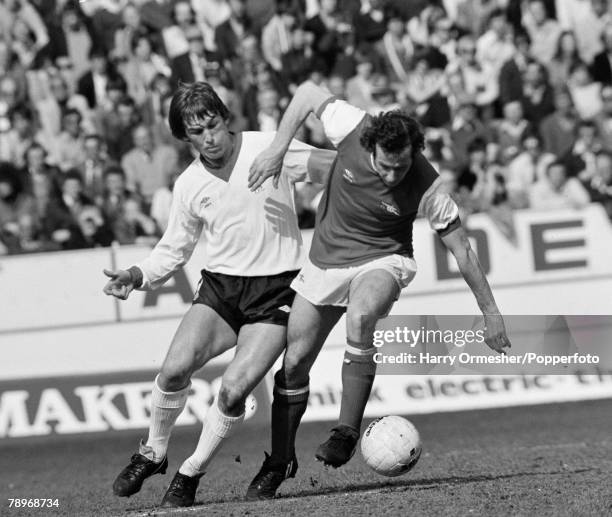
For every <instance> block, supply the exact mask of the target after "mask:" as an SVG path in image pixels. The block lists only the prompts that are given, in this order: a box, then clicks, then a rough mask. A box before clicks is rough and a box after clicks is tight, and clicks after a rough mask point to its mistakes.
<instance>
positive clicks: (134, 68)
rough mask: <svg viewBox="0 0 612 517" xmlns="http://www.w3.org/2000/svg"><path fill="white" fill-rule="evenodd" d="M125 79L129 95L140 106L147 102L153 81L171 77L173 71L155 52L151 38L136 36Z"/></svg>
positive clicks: (123, 70) (126, 65)
mask: <svg viewBox="0 0 612 517" xmlns="http://www.w3.org/2000/svg"><path fill="white" fill-rule="evenodd" d="M122 73H123V77H124V78H125V81H126V83H127V88H128V95H129V96H130V97H132V99H134V101H135V102H136V104H137V105H138V106H142V105H143V104H144V103H145V102H146V100H147V92H148V90H149V89H150V85H151V83H152V82H153V80H154V79H155V78H156V77H157V76H158V75H162V76H165V77H170V75H171V70H170V67H169V66H168V64H167V63H166V61H165V59H164V58H163V57H162V56H160V55H159V54H156V53H155V52H154V51H153V43H152V41H151V38H149V37H148V36H146V35H144V34H136V35H135V36H134V40H133V41H132V47H131V52H130V57H129V59H128V60H127V62H126V63H125V65H124V66H123V69H122Z"/></svg>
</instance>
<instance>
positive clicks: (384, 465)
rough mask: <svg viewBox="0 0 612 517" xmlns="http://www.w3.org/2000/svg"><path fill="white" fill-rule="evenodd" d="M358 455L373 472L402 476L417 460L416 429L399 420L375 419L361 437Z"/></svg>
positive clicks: (398, 417)
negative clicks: (360, 455)
mask: <svg viewBox="0 0 612 517" xmlns="http://www.w3.org/2000/svg"><path fill="white" fill-rule="evenodd" d="M361 454H362V455H363V459H364V460H365V462H366V463H367V464H368V466H369V467H370V468H371V469H372V470H373V471H374V472H377V473H378V474H381V475H383V476H388V477H395V476H401V475H402V474H405V473H406V472H408V471H410V470H411V469H412V467H414V466H415V465H416V462H417V461H418V460H419V457H420V456H421V438H420V437H419V432H418V431H417V429H416V427H414V425H412V423H411V422H410V421H408V420H406V419H405V418H402V417H401V416H385V417H381V418H377V419H376V420H374V421H373V422H372V423H371V424H370V425H369V426H368V428H367V429H366V431H365V433H364V434H363V438H362V439H361Z"/></svg>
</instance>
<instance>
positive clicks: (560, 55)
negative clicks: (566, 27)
mask: <svg viewBox="0 0 612 517" xmlns="http://www.w3.org/2000/svg"><path fill="white" fill-rule="evenodd" d="M579 61H580V55H579V54H578V43H576V36H575V35H574V33H573V32H572V31H564V32H562V33H561V35H560V36H559V43H558V45H557V52H556V53H555V56H554V58H553V59H552V60H551V61H550V62H548V64H547V67H548V73H549V76H550V84H551V85H552V86H553V87H554V88H559V87H565V86H566V85H567V81H568V80H569V77H570V71H571V69H572V67H573V66H574V65H575V64H576V63H578V62H579Z"/></svg>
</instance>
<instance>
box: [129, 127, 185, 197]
mask: <svg viewBox="0 0 612 517" xmlns="http://www.w3.org/2000/svg"><path fill="white" fill-rule="evenodd" d="M132 137H133V141H134V148H133V149H132V150H130V151H129V152H128V153H126V154H125V156H124V157H123V158H122V159H121V167H122V168H123V170H124V171H125V177H126V181H127V186H128V189H130V190H132V191H134V192H136V193H137V194H138V195H139V196H141V197H142V198H143V200H144V201H145V202H146V203H147V204H149V205H150V203H151V200H152V198H153V194H154V193H155V191H156V190H157V189H158V188H160V187H162V186H164V185H166V184H167V182H168V177H169V176H170V175H171V174H174V173H175V172H176V169H177V160H178V156H177V153H176V150H175V149H174V148H173V147H171V146H167V145H159V146H156V145H155V143H154V141H153V135H152V134H151V130H150V128H148V127H147V126H144V125H138V126H136V127H135V128H134V129H133V131H132Z"/></svg>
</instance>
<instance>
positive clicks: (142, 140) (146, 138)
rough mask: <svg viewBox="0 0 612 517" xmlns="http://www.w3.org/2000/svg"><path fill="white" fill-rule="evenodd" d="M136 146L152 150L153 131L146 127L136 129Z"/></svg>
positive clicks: (146, 150) (144, 149) (147, 150)
mask: <svg viewBox="0 0 612 517" xmlns="http://www.w3.org/2000/svg"><path fill="white" fill-rule="evenodd" d="M133 137H134V146H135V147H137V148H138V149H142V150H143V151H145V152H147V153H148V152H151V151H152V149H153V139H152V138H151V133H150V132H149V130H148V129H147V128H145V127H139V128H136V130H135V131H134V135H133Z"/></svg>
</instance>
